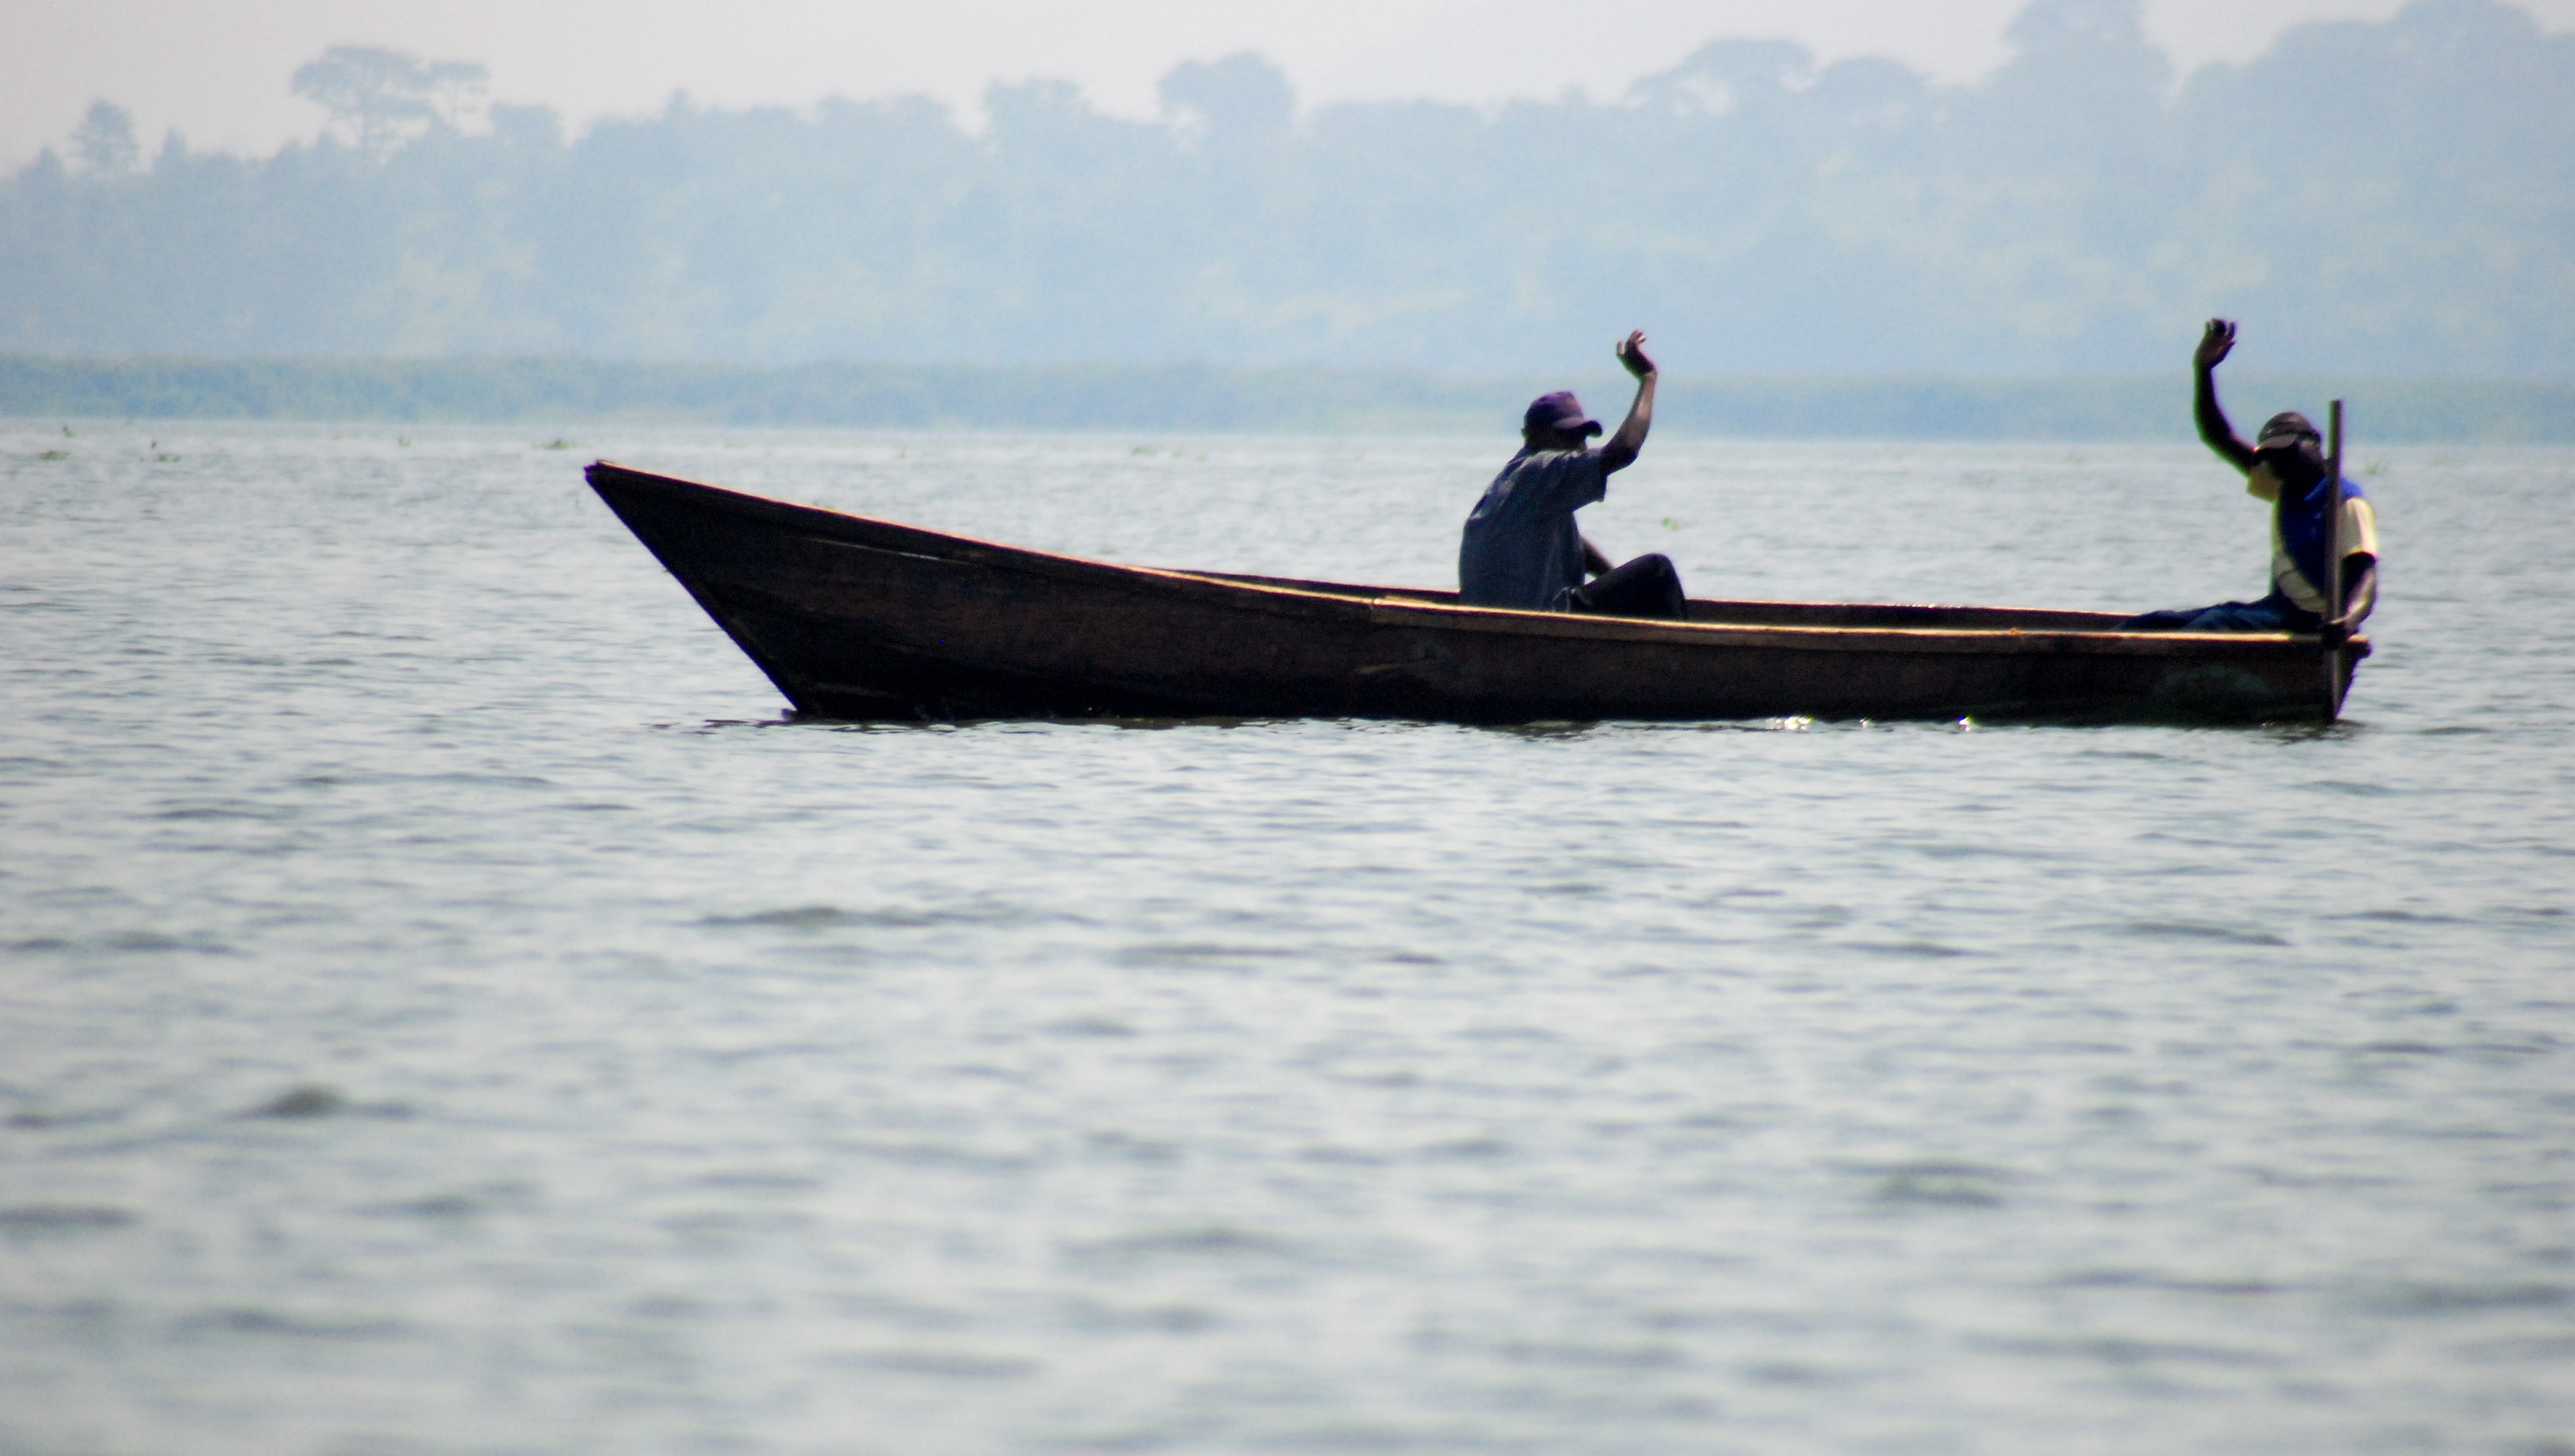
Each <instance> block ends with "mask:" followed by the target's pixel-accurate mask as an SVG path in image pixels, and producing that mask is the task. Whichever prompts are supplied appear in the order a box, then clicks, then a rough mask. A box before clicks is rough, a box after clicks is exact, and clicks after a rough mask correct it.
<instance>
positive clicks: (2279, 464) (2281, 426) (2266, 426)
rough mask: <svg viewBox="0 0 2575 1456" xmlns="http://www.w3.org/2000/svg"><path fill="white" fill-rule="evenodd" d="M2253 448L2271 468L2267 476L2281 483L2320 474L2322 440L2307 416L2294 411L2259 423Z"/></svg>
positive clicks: (2323, 464)
mask: <svg viewBox="0 0 2575 1456" xmlns="http://www.w3.org/2000/svg"><path fill="white" fill-rule="evenodd" d="M2253 449H2254V450H2255V451H2256V452H2257V453H2258V454H2260V456H2261V457H2262V461H2263V463H2264V464H2266V465H2268V466H2270V467H2271V474H2273V475H2275V476H2278V477H2279V478H2281V479H2282V480H2290V481H2295V480H2305V479H2308V478H2311V477H2314V476H2317V475H2321V474H2323V472H2324V468H2325V449H2324V441H2323V439H2322V437H2320V436H2318V435H2317V434H2316V427H2315V426H2313V425H2310V424H2308V423H2307V417H2306V416H2304V415H2301V414H2299V413H2298V412H2297V411H2295V410H2283V411H2281V412H2280V413H2279V414H2276V415H2274V416H2272V417H2271V418H2270V419H2268V420H2265V421H2263V422H2262V434H2261V435H2260V436H2259V437H2258V438H2257V439H2255V441H2254V442H2253Z"/></svg>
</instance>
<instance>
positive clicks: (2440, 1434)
mask: <svg viewBox="0 0 2575 1456" xmlns="http://www.w3.org/2000/svg"><path fill="white" fill-rule="evenodd" d="M1506 444H1507V442H1506V441H1501V440H1496V439H1490V438H1476V439H1437V438H1388V439H1374V440H1347V439H1344V440H1293V439H1243V438H1223V437H1213V438H1212V437H1179V436H1160V435H1139V436H1134V437H1128V438H1113V437H1101V436H1088V437H1004V436H979V437H965V436H926V435H891V434H863V433H834V432H794V433H790V432H764V431H756V430H742V431H731V432H716V431H672V430H664V431H649V430H625V431H614V432H601V433H597V434H592V435H583V436H580V437H576V438H575V439H572V440H568V441H557V440H554V439H552V438H550V437H547V436H542V435H535V434H532V433H528V432H520V431H498V430H466V429H430V428H422V429H416V430H407V431H398V430H396V429H395V428H393V427H366V428H354V427H336V428H335V427H327V426H293V427H282V426H226V427H208V426H177V427H174V426H172V425H169V424H166V423H165V424H161V425H139V426H134V427H114V426H103V427H93V426H87V425H79V424H75V425H73V426H71V427H69V433H66V427H64V426H62V425H59V424H56V423H47V424H44V425H41V426H38V425H34V424H30V423H27V422H16V423H13V424H10V425H8V426H6V427H5V428H0V494H5V500H0V508H5V511H6V517H7V519H8V521H9V522H10V523H11V524H10V528H9V531H8V534H7V535H6V537H5V539H0V692H5V694H6V701H7V703H8V705H9V714H8V716H7V720H6V724H7V726H6V727H5V728H0V826H5V829H4V830H0V964H5V966H6V970H5V972H0V1451H7V1452H9V1453H10V1456H20V1453H25V1456H75V1453H94V1452H105V1451H115V1452H138V1453H142V1452H152V1453H157V1452H181V1451H185V1452H190V1453H217V1456H229V1453H244V1456H248V1453H254V1452H255V1453H260V1456H301V1453H312V1456H326V1453H347V1452H357V1451H406V1452H409V1451H420V1452H440V1451H457V1452H467V1451H475V1452H485V1451H504V1450H506V1451H520V1452H545V1453H553V1452H563V1453H591V1452H598V1451H602V1450H612V1449H613V1450H621V1451H624V1450H641V1451H671V1452H716V1451H734V1452H739V1451H751V1452H805V1451H811V1452H886V1453H903V1456H911V1453H920V1452H1001V1451H1062V1450H1133V1451H1155V1450H1160V1451H1239V1450H1246V1449H1255V1448H1260V1449H1284V1450H1299V1451H1306V1450H1311V1451H1323V1450H1329V1451H1392V1450H1418V1449H1423V1448H1430V1449H1443V1450H1461V1451H1526V1452H1541V1451H1542V1452H1563V1451H1581V1452H1603V1453H1609V1452H1620V1453H1624V1452H1636V1451H1672V1450H1708V1449H1715V1450H1742V1451H1760V1452H1773V1451H1775V1452H1780V1453H1783V1456H1784V1453H1811V1452H1852V1453H1857V1452H1883V1451H1896V1450H1900V1451H1905V1452H1961V1453H1966V1452H2013V1453H2018V1452H2028V1453H2057V1452H2064V1451H2075V1450H2080V1451H2116V1452H2135V1453H2139V1456H2145V1453H2155V1456H2162V1453H2170V1452H2176V1451H2188V1452H2229V1453H2233V1452H2242V1453H2254V1452H2263V1453H2269V1452H2282V1451H2289V1452H2314V1453H2336V1456H2339V1453H2348V1452H2355V1451H2400V1450H2402V1451H2415V1450H2431V1451H2455V1452H2476V1453H2493V1456H2507V1453H2509V1456H2535V1453H2542V1452H2549V1453H2555V1452H2562V1451H2564V1450H2565V1449H2566V1445H2565V1442H2566V1435H2565V1433H2566V1432H2568V1431H2569V1430H2575V1393H2570V1392H2575V1387H2570V1386H2569V1384H2568V1382H2567V1380H2566V1378H2565V1375H2566V1371H2567V1370H2568V1368H2569V1364H2570V1361H2575V1236H2570V1228H2575V1225H2570V1222H2569V1208H2570V1203H2571V1202H2575V995H2570V993H2569V989H2568V985H2567V981H2566V975H2567V967H2568V964H2569V960H2570V956H2569V949H2570V944H2575V939H2570V933H2569V928H2568V927H2569V923H2570V914H2575V876H2570V874H2569V872H2568V866H2569V864H2570V863H2575V793H2570V786H2575V785H2570V782H2569V778H2570V773H2575V767H2571V766H2570V765H2575V670H2570V668H2569V666H2568V665H2569V664H2570V662H2575V610H2570V608H2575V603H2570V600H2569V594H2570V589H2569V586H2568V583H2569V582H2570V581H2575V571H2570V568H2575V561H2570V547H2569V545H2568V535H2567V531H2566V527H2567V524H2568V512H2567V507H2566V504H2565V503H2566V502H2567V500H2568V499H2570V490H2575V453H2570V452H2568V451H2565V450H2527V451H2504V450H2490V449H2489V450H2473V449H2446V448H2444V449H2431V448H2404V449H2385V448H2374V447H2372V448H2363V449H2361V450H2360V451H2359V452H2358V453H2357V454H2356V457H2355V467H2356V470H2357V472H2358V474H2359V475H2360V478H2361V479H2363V480H2364V481H2365V482H2366V484H2367V487H2368V489H2369V491H2370V493H2371V497H2372V499H2373V501H2374V502H2375V503H2376V504H2377V507H2378V510H2379V513H2380V519H2381V524H2382V528H2383V534H2384V538H2385V547H2386V554H2387V567H2386V576H2387V583H2388V593H2387V598H2386V603H2385V606H2384V607H2383V608H2382V610H2381V612H2380V613H2379V615H2378V617H2377V618H2376V620H2375V621H2374V622H2373V623H2372V630H2373V633H2374V635H2375V637H2376V639H2377V641H2378V643H2379V653H2378V656H2377V657H2376V658H2375V659H2373V660H2372V661H2371V662H2370V663H2369V664H2367V665H2366V666H2365V667H2364V668H2363V669H2362V672H2361V675H2360V678H2359V682H2358V685H2357V687H2356V688H2355V691H2354V694H2353V697H2352V701H2351V707H2350V718H2349V720H2348V721H2347V722H2346V723H2345V724H2344V725H2343V726H2342V727H2340V728H2335V729H2333V730H2330V731H2273V730H2244V731H2193V730H2183V729H2174V728H2108V729H2055V728H1991V727H1985V726H1978V725H1914V726H1903V727H1885V726H1872V725H1860V724H1850V725H1831V724H1808V723H1802V722H1798V721H1785V722H1775V723H1744V724H1713V725H1695V726H1689V725H1682V726H1670V725H1666V726H1642V725H1620V724H1599V725H1580V726H1577V725H1558V726H1542V727H1537V728H1523V729H1516V730H1496V729H1476V728H1453V727H1446V726H1437V725H1420V724H1401V723H1387V724H1363V723H1347V722H1327V721H1316V722H1251V723H1153V724H1107V723H1098V724H987V725H976V726H964V727H958V726H948V727H935V726H934V727H921V728H864V729H863V728H852V727H849V726H839V725H831V724H822V723H799V722H792V721H788V720H786V719H785V718H783V716H782V714H781V712H780V704H779V701H778V699H777V698H776V696H775V695H774V694H773V693H772V692H771V691H770V690H769V688H768V687H767V685H766V684H765V683H764V682H762V681H761V680H760V678H759V676H758V675H757V673H756V672H755V671H754V670H753V669H752V668H751V667H750V665H749V664H748V663H746V662H745V661H744V660H743V659H742V657H741V655H740V654H739V653H737V652H736V651H735V650H734V649H733V648H732V647H731V646H730V645H729V644H728V643H727V642H726V641H725V640H724V639H723V637H722V635H721V634H720V633H718V632H717V631H716V629H715V628H714V627H713V626H712V625H711V624H709V623H708V622H706V621H705V619H704V618H703V617H702V616H701V615H700V614H698V612H697V611H696V609H695V608H694V607H693V606H692V605H691V604H690V603H689V602H688V600H687V598H686V596H685V594H683V593H682V592H681V591H680V589H679V588H678V587H677V586H676V585H675V584H673V583H672V582H671V581H670V580H669V578H668V577H667V576H665V575H664V574H663V573H662V572H661V571H660V570H659V569H658V568H657V567H656V566H655V565H654V564H653V563H652V561H651V560H650V558H649V557H647V556H646V554H645V553H644V552H643V551H642V550H641V549H640V548H639V547H638V546H637V545H636V544H635V543H634V542H633V541H632V540H631V539H629V538H627V537H626V536H625V535H624V534H623V533H622V532H621V531H620V529H619V528H618V527H617V525H616V523H615V521H614V520H613V519H612V518H611V517H610V516H609V515H608V513H607V512H606V511H605V510H604V509H603V508H602V507H601V506H600V505H599V504H598V502H597V501H596V500H595V499H593V498H592V497H590V496H589V494H588V493H587V492H586V491H585V490H584V489H583V487H582V486H581V484H580V477H579V468H580V466H581V465H582V464H583V463H584V462H585V461H586V460H588V459H589V458H591V457H592V456H594V455H600V456H611V457H615V458H619V459H622V460H625V461H626V462H628V463H631V464H634V465H637V466H641V467H646V468H652V469H658V470H664V471H668V472H671V473H675V474H681V475H688V476H695V477H699V478H704V479H711V480H717V481H722V482H726V483H729V484H733V485H737V486H741V487H744V488H748V489H753V490H758V491H763V492H767V493H770V494H775V495H780V496H785V497H790V498H795V499H804V500H812V501H816V502H820V503H823V504H828V505H835V506H840V507H844V508H849V509H857V510H865V511H870V512H875V513H881V514H885V515H889V516H893V517H896V518H898V519H907V520H912V521H917V522H920V523H921V524H925V525H930V526H936V527H942V528H947V529H952V530H960V531H966V532H971V533H977V534H983V535H988V536H993V537H998V538H1002V539H1006V540H1012V541H1017V542H1021V543H1024V544H1027V545H1032V546H1038V547H1043V548H1048V549H1053V550H1059V551H1067V552H1074V553H1083V554H1094V555H1101V556H1108V557H1112V558H1116V559H1121V560H1129V561H1141V562H1148V563H1157V564H1169V565H1186V566H1194V567H1202V568H1214V569H1234V570H1243V571H1253V572H1280V573H1293V574H1298V575H1312V576H1322V577H1338V578H1344V579H1350V580H1362V581H1365V580H1376V581H1389V582H1415V583H1429V584H1434V585H1435V584H1438V583H1441V582H1444V581H1446V580H1447V579H1448V574H1449V572H1450V571H1451V570H1452V563H1453V551H1454V547H1455V531H1456V526H1457V522H1458V520H1459V518H1460V517H1461V516H1462V514H1463V512H1464V511H1465V509H1466V507H1467V505H1468V504H1469V503H1470V502H1471V500H1472V499H1473V496H1474V494H1475V492H1476V491H1477V490H1478V489H1479V488H1480V486H1481V485H1482V483H1483V481H1484V479H1485V478H1486V477H1487V476H1488V475H1489V473H1490V471H1491V469H1492V468H1493V467H1494V465H1495V464H1496V463H1497V457H1498V455H1499V454H1500V452H1501V451H1502V450H1503V449H1504V448H1505V447H1506ZM1590 514H1591V515H1593V516H1596V517H1597V518H1598V519H1596V520H1593V521H1590V522H1588V523H1587V524H1588V529H1589V530H1590V531H1591V532H1592V534H1593V535H1595V536H1596V537H1597V538H1599V539H1600V540H1601V541H1602V543H1603V544H1604V546H1606V547H1607V548H1608V549H1609V550H1610V551H1612V552H1613V553H1615V554H1621V555H1624V554H1628V553H1632V552H1636V551H1642V550H1648V549H1659V550H1663V551H1666V552H1668V553H1670V554H1671V555H1672V556H1673V557H1674V558H1675V560H1676V561H1677V562H1678V563H1679V564H1680V566H1681V568H1682V570H1683V571H1684V573H1685V574H1686V575H1687V577H1688V580H1689V581H1690V584H1691V586H1692V587H1693V589H1694V590H1695V591H1697V592H1699V593H1701V594H1720V593H1722V594H1728V595H1747V596H1778V597H1821V598H1863V599H1871V598H1873V599H1896V600H1949V601H1957V600H1965V601H1977V602H1993V603H2016V604H2025V605H2051V606H2064V607H2076V608H2085V607H2119V606H2124V607H2139V608H2142V607H2150V606H2177V605H2182V604H2184V603H2190V602H2199V601H2214V600H2219V599H2221V598H2224V597H2228V596H2242V595H2247V594H2249V593H2251V592H2252V591H2253V590H2254V588H2255V587H2256V586H2257V585H2258V583H2259V580H2260V577H2261V572H2262V563H2263V560H2264V546H2263V540H2262V531H2263V526H2262V513H2261V509H2260V507H2259V506H2258V504H2257V503H2254V502H2252V501H2250V500H2249V499H2248V498H2246V497H2245V496H2244V495H2243V493H2242V489H2241V484H2240V482H2239V481H2238V480H2237V479H2236V478H2235V477H2234V476H2233V474H2232V473H2231V472H2229V471H2228V470H2226V469H2225V468H2224V467H2223V466H2221V465H2219V464H2218V463H2217V462H2215V461H2213V460H2212V459H2210V458H2209V457H2208V456H2207V455H2206V453H2205V452H2202V451H2199V450H2197V449H2196V448H2165V447H2154V446H2128V447H2115V448H2102V447H2075V446H2063V445H2051V446H1977V445H1942V446H1900V445H1830V444H1817V445H1793V446H1743V445H1736V444H1727V443H1722V442H1678V441H1675V442H1669V443H1665V442H1656V443H1655V444H1654V445H1652V446H1649V447H1648V450H1647V453H1646V457H1645V459H1644V461H1643V462H1642V463H1640V464H1639V465H1638V466H1637V467H1636V468H1635V469H1634V470H1633V471H1632V472H1629V473H1627V474H1624V475H1621V476H1620V477H1618V479H1617V481H1616V483H1615V485H1614V486H1613V488H1612V492H1611V496H1610V499H1609V501H1607V502H1606V503H1604V504H1603V505H1602V506H1600V507H1596V508H1593V510H1592V512H1591V513H1590Z"/></svg>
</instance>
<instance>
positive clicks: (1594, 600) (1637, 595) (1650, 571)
mask: <svg viewBox="0 0 2575 1456" xmlns="http://www.w3.org/2000/svg"><path fill="white" fill-rule="evenodd" d="M1565 605H1566V607H1567V608H1568V609H1570V610H1571V611H1574V612H1582V613H1588V614H1589V615H1591V616H1593V617H1667V618H1671V619H1672V620H1674V621H1678V620H1680V619H1682V618H1685V617H1687V616H1689V607H1688V605H1687V603H1686V602H1685V601H1684V600H1683V598H1682V597H1681V574H1680V573H1679V572H1678V571H1675V570H1674V569H1673V567H1672V559H1671V558H1670V557H1667V556H1640V557H1638V558H1636V559H1635V560H1634V561H1632V562H1629V563H1627V564H1626V565H1625V566H1623V567H1619V568H1617V569H1616V570H1614V571H1611V572H1607V573H1604V574H1602V575H1600V576H1597V577H1594V578H1592V579H1591V582H1590V583H1589V585H1587V586H1581V587H1576V588H1574V589H1573V591H1572V592H1571V593H1570V594H1569V595H1568V596H1567V598H1566V602H1565Z"/></svg>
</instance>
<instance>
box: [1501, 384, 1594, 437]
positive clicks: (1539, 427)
mask: <svg viewBox="0 0 2575 1456" xmlns="http://www.w3.org/2000/svg"><path fill="white" fill-rule="evenodd" d="M1599 433H1600V422H1599V421H1597V420H1594V419H1592V418H1591V417H1590V416H1588V415H1585V414H1583V413H1582V402H1581V401H1580V400H1577V399H1575V398H1574V397H1573V391H1571V390H1557V391H1556V392H1555V393H1553V394H1551V395H1540V396H1538V397H1537V398H1536V399H1534V400H1531V401H1529V407H1528V409H1527V411H1526V412H1525V413H1523V414H1522V415H1521V416H1520V439H1522V440H1524V441H1526V442H1527V443H1528V447H1529V449H1531V450H1580V449H1581V448H1582V446H1583V442H1584V441H1586V440H1588V439H1590V438H1591V437H1592V436H1594V435H1597V434H1599Z"/></svg>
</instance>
